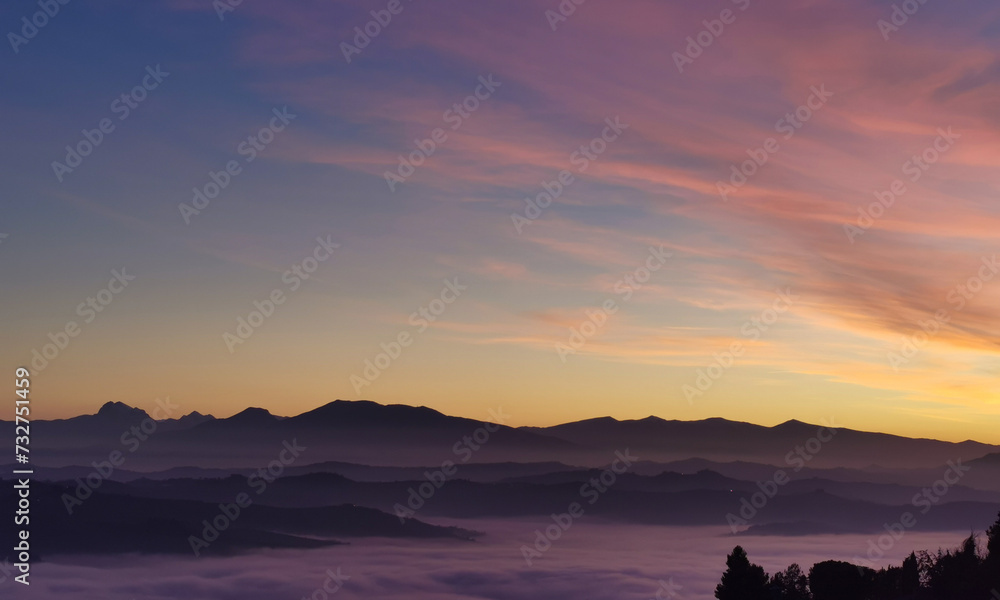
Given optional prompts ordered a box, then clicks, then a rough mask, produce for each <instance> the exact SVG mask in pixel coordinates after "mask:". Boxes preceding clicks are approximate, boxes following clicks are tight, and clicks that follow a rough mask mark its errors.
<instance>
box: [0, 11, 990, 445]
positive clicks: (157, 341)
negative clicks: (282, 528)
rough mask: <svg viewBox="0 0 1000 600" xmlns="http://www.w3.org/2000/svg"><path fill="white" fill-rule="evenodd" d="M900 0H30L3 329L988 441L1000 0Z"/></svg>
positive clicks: (240, 394) (263, 401) (115, 359)
mask: <svg viewBox="0 0 1000 600" xmlns="http://www.w3.org/2000/svg"><path fill="white" fill-rule="evenodd" d="M903 4H905V8H906V9H907V10H908V11H909V12H910V13H912V14H907V13H906V12H904V11H903V8H900V6H901V4H899V3H897V4H893V3H891V2H885V1H869V0H836V1H834V0H829V1H827V0H812V1H798V2H779V3H763V2H759V1H758V0H737V1H731V0H712V1H709V2H682V1H679V0H678V1H669V2H654V1H640V0H629V1H627V2H615V3H611V2H602V1H600V0H586V1H584V2H582V3H580V4H576V3H575V2H571V1H566V2H563V3H562V5H561V6H562V8H560V4H559V3H557V2H555V1H539V2H530V1H521V0H503V1H501V0H485V1H482V2H477V3H463V2H458V1H447V0H446V1H441V2H434V3H422V2H411V1H410V0H401V1H400V2H395V1H392V2H390V1H388V0H387V1H382V0H377V1H365V2H354V1H352V2H338V3H330V2H319V1H302V2H296V3H295V4H294V5H293V6H294V7H293V6H291V5H288V4H285V3H277V2H251V1H247V2H243V3H240V4H238V5H235V6H233V5H232V4H230V3H229V2H228V1H227V0H218V1H217V2H215V3H213V2H209V1H208V0H173V1H164V2H157V3H131V2H123V1H113V0H102V1H97V0H95V1H91V2H86V1H83V0H78V1H76V2H72V3H69V4H67V5H60V6H59V9H58V12H56V14H55V15H54V16H50V17H48V18H43V17H37V16H34V15H35V14H36V13H38V12H39V11H40V10H41V9H40V8H39V5H38V4H35V3H31V2H24V1H18V2H10V3H4V5H3V7H2V8H0V24H2V25H3V28H4V32H5V33H7V35H6V40H7V42H8V47H7V48H6V49H5V50H3V52H4V55H3V58H2V60H0V73H2V76H3V81H4V82H5V90H6V91H5V92H4V93H3V95H2V96H0V108H2V111H3V122H4V125H5V127H4V134H5V135H4V139H5V140H6V141H7V143H5V144H3V145H2V147H0V157H2V163H0V164H2V167H0V168H2V169H3V173H2V175H3V176H2V182H3V183H2V186H3V198H4V200H3V204H4V209H5V210H4V212H3V220H2V225H0V230H2V232H3V234H4V236H3V237H0V277H2V279H3V281H4V284H5V285H4V292H3V315H4V318H3V319H2V323H0V333H2V336H3V339H4V344H3V347H2V349H0V355H2V363H3V364H5V365H7V368H9V369H10V370H13V369H14V368H15V367H18V366H27V367H30V369H31V371H32V377H31V386H32V387H31V389H32V394H33V402H34V413H33V414H34V416H35V418H64V417H69V416H73V415H76V414H81V413H91V412H94V411H96V409H97V408H98V407H99V406H100V405H101V404H103V403H104V402H107V401H121V402H126V403H128V404H131V405H134V406H139V407H143V408H147V409H152V408H153V407H155V406H156V399H157V398H165V397H170V399H171V400H172V402H174V403H176V404H178V405H179V406H180V407H181V408H180V411H181V412H183V413H186V412H190V411H193V410H197V411H200V412H202V413H212V414H215V415H216V416H228V415H231V414H234V413H236V412H238V411H240V410H242V409H243V408H245V407H247V406H260V407H264V408H267V409H268V410H270V411H272V412H274V413H275V414H282V415H290V414H298V413H300V412H304V411H306V410H309V409H311V408H313V407H315V406H318V405H320V404H324V403H326V402H329V401H332V400H334V399H338V398H339V399H369V400H374V401H377V402H381V403H404V404H413V405H426V406H430V407H433V408H435V409H438V410H441V411H442V412H445V413H449V414H456V415H461V416H467V417H471V418H477V419H488V418H489V410H490V409H494V410H495V409H497V408H498V407H502V408H503V410H504V412H505V413H507V414H509V415H510V423H511V424H514V425H528V424H531V425H550V424H555V423H559V422H566V421H572V420H578V419H583V418H589V417H594V416H602V415H611V416H614V417H617V418H622V419H624V418H642V417H646V416H648V415H658V416H661V417H664V418H668V419H685V420H687V419H700V418H707V417H725V418H729V419H734V420H742V421H750V422H754V423H760V424H764V425H774V424H778V423H781V422H783V421H786V420H788V419H793V418H794V419H799V420H803V421H809V422H820V421H822V420H823V419H827V420H830V419H832V420H833V421H834V422H836V423H837V424H839V425H842V426H846V427H852V428H856V429H865V430H874V431H885V432H890V433H896V434H900V435H908V436H919V437H934V438H939V439H947V440H956V441H957V440H964V439H970V438H971V439H978V440H980V441H984V442H992V443H1000V433H998V432H1000V391H998V388H997V383H996V382H997V375H998V373H1000V362H998V360H997V358H998V354H997V350H998V348H997V343H998V340H1000V318H998V317H1000V302H998V301H1000V277H996V275H997V270H998V269H1000V264H998V263H996V257H997V252H998V250H1000V248H998V246H1000V244H998V243H997V240H998V237H997V234H996V232H997V231H998V230H1000V203H998V201H997V193H998V191H1000V185H998V180H997V175H998V173H1000V171H998V167H1000V155H998V154H997V152H996V148H997V147H998V141H1000V120H998V116H997V114H998V113H997V111H996V107H997V105H998V100H1000V60H998V59H997V56H998V50H1000V7H998V6H997V5H996V4H995V3H991V2H987V1H980V0H958V1H954V2H948V3H946V2H944V1H943V0H927V2H926V3H924V4H918V3H916V2H913V3H903ZM25 17H26V18H27V21H25V20H23V18H25ZM31 19H35V23H36V24H38V23H41V26H37V27H36V26H34V25H31V24H30V21H31ZM26 23H28V24H27V25H26ZM366 28H367V30H368V33H365V29H366ZM123 94H124V96H123ZM67 146H69V148H67ZM77 153H78V154H77ZM202 194H204V195H202ZM539 202H540V203H541V204H538V203H539ZM532 203H534V204H532ZM88 302H90V304H88ZM98 309H100V310H98ZM241 319H242V320H243V321H242V322H241Z"/></svg>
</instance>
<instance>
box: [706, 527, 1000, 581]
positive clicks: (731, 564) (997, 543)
mask: <svg viewBox="0 0 1000 600" xmlns="http://www.w3.org/2000/svg"><path fill="white" fill-rule="evenodd" d="M986 538H987V539H986V552H985V553H983V552H981V551H980V547H979V544H978V543H977V538H976V534H975V533H972V534H971V535H969V537H968V538H966V539H965V540H963V541H962V543H961V545H959V547H958V548H954V549H951V550H947V551H945V550H938V551H937V553H936V554H931V553H930V552H927V551H925V550H921V551H920V552H919V553H916V552H911V553H910V555H909V556H907V557H906V558H905V559H904V560H903V564H902V566H890V567H887V568H884V569H882V570H880V571H875V570H873V569H869V568H868V567H859V566H856V565H852V564H850V563H846V562H841V561H836V560H828V561H823V562H819V563H816V564H815V565H813V567H812V568H811V569H809V576H808V577H806V576H805V575H803V574H802V569H801V568H800V567H799V565H797V564H792V565H789V567H788V568H787V569H785V570H784V571H779V572H777V573H775V574H774V577H772V578H771V579H770V580H768V577H767V573H765V572H764V569H763V568H761V567H760V566H758V565H755V564H753V563H751V562H750V560H749V559H748V558H747V553H746V551H745V550H744V549H743V548H742V547H741V546H736V547H735V548H734V549H733V552H732V554H730V555H729V556H728V557H726V572H725V573H723V575H722V582H721V583H720V584H719V585H718V586H716V588H715V597H716V598H718V600H1000V514H998V515H997V520H996V522H995V523H993V525H991V526H990V527H989V529H987V530H986Z"/></svg>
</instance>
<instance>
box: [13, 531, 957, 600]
mask: <svg viewBox="0 0 1000 600" xmlns="http://www.w3.org/2000/svg"><path fill="white" fill-rule="evenodd" d="M434 522H435V523H439V524H454V525H459V526H461V527H466V528H470V529H475V530H478V531H483V532H486V535H484V536H483V537H481V538H480V539H479V540H478V541H476V542H458V541H450V540H449V541H440V540H429V541H428V540H391V539H390V540H387V539H383V538H379V539H372V538H368V539H355V540H352V541H351V543H350V545H344V546H336V547H332V548H326V549H322V550H308V551H266V552H261V553H257V554H253V555H246V556H239V557H229V558H203V559H195V558H193V557H192V558H186V557H185V558H181V557H164V556H128V557H119V556H113V557H105V558H95V557H57V558H56V559H55V560H53V562H48V563H37V564H36V565H35V566H34V568H33V569H32V585H31V586H30V588H24V586H21V585H12V582H11V581H10V580H9V579H8V580H7V581H5V582H4V583H2V584H0V589H6V590H10V589H11V588H12V587H13V588H15V597H16V598H73V599H74V600H118V599H128V600H133V599H138V600H145V599H148V600H154V599H168V598H169V599H175V598H184V599H187V600H201V599H212V600H282V599H285V598H287V599H288V600H298V599H300V598H314V599H315V600H322V599H323V598H327V597H330V598H336V599H338V600H339V599H343V600H349V599H366V600H369V599H372V598H394V599H396V598H403V597H405V598H408V599H409V600H432V599H433V600H438V599H442V598H444V599H459V598H461V599H480V600H481V599H483V598H489V599H496V600H536V599H537V600H558V599H563V598H566V599H569V598H572V599H574V600H577V599H579V600H587V599H593V600H610V599H616V600H639V599H642V600H647V599H652V598H656V597H657V592H658V591H659V590H663V591H661V592H660V596H659V598H661V599H665V598H669V597H671V596H670V594H669V593H668V591H667V589H666V588H664V587H663V584H661V583H660V582H661V581H662V582H663V583H664V584H667V585H670V582H671V581H672V584H673V594H674V595H673V596H672V597H674V598H678V599H693V600H694V599H702V598H705V599H710V598H713V590H714V588H715V585H716V584H717V583H718V581H719V577H720V576H721V574H722V571H723V570H724V568H725V559H726V554H727V553H728V552H729V551H731V550H732V548H733V546H734V545H736V544H741V545H742V546H744V547H745V548H746V549H747V552H748V553H749V555H750V559H751V560H752V561H753V562H756V563H758V564H761V565H762V566H763V567H764V568H765V569H766V570H767V571H768V572H769V573H773V572H774V571H776V570H779V569H784V568H785V567H786V566H788V564H789V563H792V562H798V563H799V564H800V565H801V566H802V567H803V569H804V570H808V568H809V567H810V566H812V564H813V563H815V562H819V561H822V560H827V559H837V560H847V561H851V560H852V559H853V558H854V557H855V556H864V555H865V552H866V551H867V548H868V540H869V539H870V536H863V535H824V536H816V537H791V538H789V537H770V536H769V537H752V536H745V537H742V536H741V537H732V536H731V535H729V530H728V528H727V527H726V526H724V525H723V526H720V527H711V528H706V527H648V526H635V525H624V526H623V525H619V524H605V523H600V522H597V521H593V520H592V521H588V520H587V519H586V517H584V518H582V519H580V520H578V521H577V522H576V523H574V524H573V525H572V527H571V528H570V529H569V530H568V531H566V532H565V533H563V534H562V536H561V537H560V538H559V539H558V540H556V541H555V542H553V543H552V546H551V547H550V548H549V549H548V550H547V551H546V552H545V553H544V554H543V555H542V557H541V558H536V559H534V561H533V563H534V564H533V566H530V567H529V566H528V565H527V564H526V563H525V560H524V558H523V557H522V552H521V546H522V544H525V545H529V546H531V545H533V543H534V540H535V533H534V532H535V530H536V529H538V528H544V527H546V526H547V525H550V524H552V521H551V520H545V519H534V520H488V521H469V520H435V521H434ZM968 533H969V532H968V531H965V532H953V533H919V532H912V533H907V534H906V535H905V536H904V537H903V538H902V539H901V540H900V541H898V542H896V543H895V545H894V547H893V548H892V549H891V550H889V551H888V552H887V553H886V559H885V560H884V561H883V563H885V562H890V561H891V562H893V563H897V564H898V563H900V562H901V561H902V559H903V557H904V556H905V555H907V554H909V552H910V551H911V550H921V549H929V550H936V549H937V548H938V547H953V546H957V545H958V543H959V542H960V541H961V540H962V538H963V537H965V536H967V535H968ZM338 569H339V575H340V576H342V577H343V585H342V587H340V588H339V589H337V583H336V582H335V581H331V577H330V575H328V574H327V571H328V570H329V571H330V573H332V574H334V575H336V574H338ZM324 584H326V586H327V590H336V591H334V592H333V593H330V592H329V591H323V590H322V588H323V585H324ZM18 588H19V589H18ZM3 595H5V596H6V593H4V594H3Z"/></svg>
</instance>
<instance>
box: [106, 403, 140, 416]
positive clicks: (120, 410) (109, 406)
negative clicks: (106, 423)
mask: <svg viewBox="0 0 1000 600" xmlns="http://www.w3.org/2000/svg"><path fill="white" fill-rule="evenodd" d="M97 415H98V416H100V417H111V418H123V417H125V418H127V417H142V418H145V417H147V416H149V415H147V414H146V411H144V410H142V409H141V408H135V407H134V406H129V405H128V404H125V403H124V402H105V403H104V405H103V406H101V408H100V410H98V411H97Z"/></svg>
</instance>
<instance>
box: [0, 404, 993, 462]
mask: <svg viewBox="0 0 1000 600" xmlns="http://www.w3.org/2000/svg"><path fill="white" fill-rule="evenodd" d="M149 418H150V417H149V415H148V414H147V413H146V412H145V411H142V410H140V409H137V408H133V407H130V406H128V405H125V404H122V403H107V404H105V405H104V406H102V407H101V408H100V410H99V411H98V412H97V413H96V414H93V415H83V416H79V417H74V418H71V419H64V420H53V421H36V422H34V423H33V424H32V433H33V439H32V445H33V457H34V459H35V460H36V462H37V464H39V465H46V466H52V467H58V466H65V465H74V464H75V465H79V464H87V463H89V462H90V461H92V460H98V461H99V460H102V459H104V458H107V456H108V454H109V452H111V451H114V450H123V449H124V447H125V446H128V448H127V450H131V449H132V448H135V450H134V451H126V452H125V457H126V459H127V464H126V465H122V467H123V468H126V469H132V470H139V471H147V470H157V469H165V468H170V467H175V466H178V465H184V466H192V467H202V468H213V467H214V468H232V467H259V466H261V465H262V464H266V463H267V462H268V461H270V460H273V459H274V458H275V457H276V456H277V455H278V453H279V452H280V451H281V450H282V444H283V442H285V441H291V440H293V439H294V440H297V443H298V444H300V445H301V446H304V447H306V448H307V450H306V451H305V453H304V454H305V455H306V458H305V459H304V460H305V461H307V462H309V463H318V462H323V461H340V462H346V463H359V464H365V465H383V466H387V467H388V466H392V467H407V466H410V467H418V466H426V465H440V464H441V463H442V462H444V461H448V460H450V461H452V462H454V463H456V464H465V463H502V462H519V463H525V462H562V463H565V464H570V465H582V466H588V467H594V466H600V465H604V464H607V463H608V462H610V461H611V460H612V458H613V453H614V452H615V451H618V450H625V449H626V448H627V449H629V451H630V452H631V453H632V454H633V455H636V456H638V457H639V458H640V459H641V460H645V461H654V462H675V461H683V460H690V459H703V460H709V461H717V462H731V461H737V460H739V461H747V462H756V463H762V464H767V465H779V466H782V465H791V464H792V461H796V462H798V461H801V462H805V463H806V466H808V467H813V468H852V469H860V468H872V467H876V466H877V467H883V468H888V469H915V468H926V467H931V466H936V465H943V464H945V463H946V462H947V461H949V460H952V461H954V460H964V461H966V462H969V461H972V460H975V459H979V460H980V461H981V464H983V465H992V466H997V465H998V464H1000V446H995V445H990V444H983V443H979V442H974V441H965V442H960V443H952V442H943V441H937V440H928V439H911V438H905V437H900V436H895V435H888V434H883V433H869V432H863V431H855V430H851V429H843V428H836V429H833V430H825V431H824V436H825V437H828V438H830V439H829V441H827V442H824V443H822V444H819V445H818V444H817V441H816V437H817V433H818V432H819V430H820V427H821V426H820V425H812V424H807V423H802V422H799V421H788V422H786V423H782V424H781V425H777V426H774V427H764V426H760V425H753V424H750V423H742V422H736V421H728V420H725V419H719V418H714V419H705V420H701V421H677V420H665V419H661V418H658V417H647V418H645V419H639V420H624V421H620V420H617V419H613V418H611V417H602V418H596V419H588V420H584V421H577V422H573V423H565V424H562V425H556V426H552V427H521V428H513V427H509V426H506V425H494V426H491V427H490V428H488V429H491V430H492V431H488V430H484V429H483V425H484V424H483V423H482V422H480V421H476V420H473V419H467V418H462V417H453V416H448V415H445V414H443V413H440V412H438V411H436V410H433V409H430V408H427V407H413V406H406V405H398V404H395V405H381V404H377V403H374V402H368V401H344V400H337V401H334V402H331V403H329V404H326V405H324V406H321V407H319V408H316V409H314V410H311V411H308V412H305V413H302V414H299V415H296V416H292V417H287V418H286V417H278V416H275V415H272V414H271V413H270V412H268V411H266V410H264V409H261V408H248V409H246V410H244V411H242V412H240V413H238V414H236V415H233V416H231V417H228V418H224V419H217V418H215V417H212V416H211V415H202V414H200V413H197V412H194V413H190V414H188V415H185V416H183V417H181V418H178V419H169V420H163V421H158V422H156V430H155V432H153V433H150V434H149V435H148V436H145V437H146V438H147V439H141V440H140V437H142V436H136V435H134V434H130V433H129V432H130V430H131V428H132V427H133V426H137V425H139V424H140V423H141V422H143V421H145V420H146V419H149ZM147 426H148V423H147ZM3 428H6V429H7V430H10V429H12V428H13V423H11V422H9V421H5V422H0V429H3ZM477 431H478V433H477ZM830 431H835V432H836V434H835V435H833V436H832V437H830V435H829V432H830ZM474 435H478V439H479V441H480V442H482V443H477V442H476V441H473V440H474V439H475V438H473V437H472V436H474ZM487 438H488V439H487ZM811 439H812V440H813V441H812V442H810V440H811ZM483 440H486V441H483ZM807 444H809V445H807ZM799 448H803V449H804V451H805V452H806V454H805V456H803V454H802V453H801V452H800V453H799V454H798V455H797V456H799V457H801V458H796V454H795V453H796V452H797V449H799ZM988 455H992V456H988ZM806 458H808V462H806ZM303 464H304V463H303Z"/></svg>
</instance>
